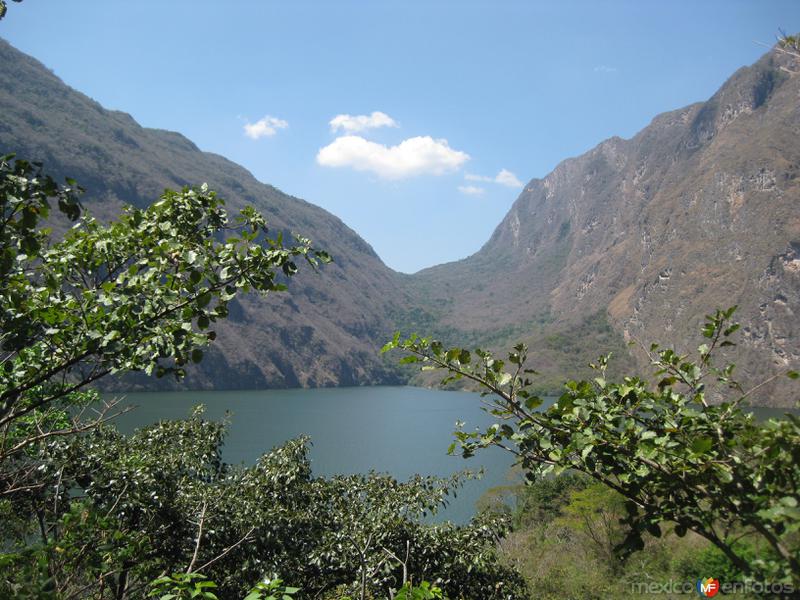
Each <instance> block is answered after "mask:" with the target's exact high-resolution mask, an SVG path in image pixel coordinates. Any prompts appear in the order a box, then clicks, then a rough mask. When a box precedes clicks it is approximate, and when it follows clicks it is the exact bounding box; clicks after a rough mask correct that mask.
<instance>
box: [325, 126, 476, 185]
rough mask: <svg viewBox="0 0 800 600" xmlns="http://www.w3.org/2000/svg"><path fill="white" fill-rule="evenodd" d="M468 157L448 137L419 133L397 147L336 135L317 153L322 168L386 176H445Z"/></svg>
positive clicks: (357, 137)
mask: <svg viewBox="0 0 800 600" xmlns="http://www.w3.org/2000/svg"><path fill="white" fill-rule="evenodd" d="M468 160H469V155H468V154H467V153H466V152H461V151H459V150H454V149H453V148H451V147H450V145H449V144H448V143H447V140H445V139H438V140H436V139H433V138H432V137H430V136H418V137H413V138H409V139H407V140H403V141H402V142H400V143H399V144H397V145H396V146H384V145H383V144H378V143H376V142H371V141H369V140H365V139H364V138H362V137H360V136H357V135H346V136H342V137H339V138H336V139H335V140H334V141H333V142H331V143H330V144H328V145H327V146H325V147H324V148H321V149H320V151H319V152H318V153H317V162H318V163H319V164H320V165H322V166H323V167H352V168H353V169H355V170H356V171H370V172H372V173H375V174H376V175H378V176H379V177H382V178H384V179H403V178H406V177H414V176H415V175H443V174H444V173H448V172H451V171H455V170H457V169H458V168H459V167H461V165H463V164H464V163H465V162H466V161H468Z"/></svg>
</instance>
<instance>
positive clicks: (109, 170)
mask: <svg viewBox="0 0 800 600" xmlns="http://www.w3.org/2000/svg"><path fill="white" fill-rule="evenodd" d="M0 65H2V68H0V106H2V107H3V110H2V120H0V151H2V152H10V151H13V152H16V153H17V155H18V156H20V157H24V158H28V159H30V160H41V161H43V162H44V164H45V169H46V171H47V172H48V173H51V174H53V175H55V176H57V177H58V178H59V179H60V178H61V177H63V176H66V175H68V176H70V177H73V178H75V179H77V180H78V182H79V183H80V184H81V185H82V186H83V187H84V188H85V189H86V190H87V193H86V194H85V196H84V202H85V206H86V207H87V208H88V210H89V211H90V212H91V213H92V214H93V215H94V216H96V217H98V218H100V219H101V220H105V219H110V218H112V217H114V216H115V215H117V214H119V212H120V208H121V206H122V204H123V203H129V204H133V205H135V206H139V207H144V206H146V205H147V204H149V203H150V202H152V201H154V200H155V199H156V198H158V196H159V195H160V194H161V192H162V191H163V190H164V189H165V188H167V187H169V188H180V187H182V186H184V185H199V184H201V183H203V182H206V183H208V185H209V187H210V188H211V189H213V190H216V191H217V192H218V193H219V194H220V196H222V197H223V198H225V199H226V202H227V206H228V208H229V209H231V210H236V209H239V208H241V207H242V206H244V205H245V204H251V205H253V206H255V207H256V208H257V209H258V210H259V211H260V212H262V213H263V214H264V215H265V216H266V217H267V219H268V221H269V223H270V226H271V227H272V228H277V229H282V230H286V231H287V232H288V231H293V232H297V233H301V234H302V235H304V236H306V237H310V238H311V239H312V240H313V241H314V244H315V245H316V246H317V247H320V248H324V249H326V250H328V251H329V252H330V253H331V254H332V255H333V257H334V261H335V262H334V263H333V264H331V265H326V266H324V267H323V268H322V269H321V270H320V271H319V272H318V273H314V272H313V271H312V270H311V269H310V268H308V267H307V266H306V267H305V268H303V265H300V267H301V273H300V274H299V275H298V276H297V277H296V278H294V279H293V280H292V281H290V282H289V293H287V294H274V295H271V296H269V297H267V298H258V297H253V296H250V297H246V298H244V299H243V300H242V301H241V302H239V303H237V304H236V305H235V306H233V307H232V310H231V313H232V315H231V318H230V320H229V321H228V322H225V323H220V324H218V325H217V326H216V327H215V329H216V330H217V332H218V334H219V336H218V341H217V343H215V344H214V345H213V347H212V348H213V349H212V350H211V351H210V354H209V356H208V357H207V359H206V360H205V361H204V362H203V367H202V368H201V369H192V370H190V375H189V378H188V380H187V381H186V382H185V384H188V385H189V386H191V387H201V388H210V387H215V388H218V389H222V388H266V387H287V386H288V387H294V386H331V385H364V384H375V383H397V382H399V381H400V379H398V374H397V371H396V368H395V367H394V366H393V362H394V361H392V360H389V359H383V358H381V357H380V356H379V355H378V352H377V351H378V349H379V348H380V345H381V344H382V343H383V341H384V340H385V339H386V338H387V337H388V336H390V334H391V331H392V324H391V323H390V322H389V321H388V320H387V318H386V315H388V314H391V313H393V312H396V311H397V308H396V306H399V305H401V304H403V303H404V302H407V300H404V295H403V293H402V292H401V291H400V289H399V287H398V276H397V275H396V274H395V273H394V272H392V271H391V270H390V269H388V268H387V267H386V266H385V265H384V264H383V263H382V262H381V260H380V259H379V258H378V256H377V255H376V254H375V252H374V251H373V250H372V248H371V247H370V246H369V245H368V244H367V243H366V242H365V241H364V240H363V239H361V238H360V237H358V235H357V234H356V233H355V232H353V231H352V230H351V229H350V228H349V227H347V226H346V225H345V224H344V223H342V221H341V220H339V219H338V218H337V217H335V216H333V215H331V214H330V213H328V212H326V211H324V210H323V209H321V208H319V207H317V206H314V205H312V204H309V203H307V202H304V201H303V200H299V199H297V198H293V197H290V196H288V195H286V194H283V193H282V192H280V191H279V190H277V189H275V188H274V187H272V186H269V185H264V184H262V183H260V182H258V181H257V180H256V179H255V178H254V177H253V176H252V175H251V174H250V173H249V172H247V171H246V170H245V169H243V168H242V167H240V166H238V165H236V164H234V163H232V162H230V161H228V160H226V159H224V158H222V157H221V156H218V155H215V154H210V153H206V152H201V151H200V150H199V149H198V148H197V147H196V146H195V145H194V144H193V143H192V142H190V141H189V140H187V139H186V138H185V137H183V136H181V135H180V134H177V133H173V132H168V131H161V130H153V129H145V128H142V127H140V126H139V125H138V124H137V123H136V122H135V121H134V120H133V119H132V118H131V117H130V116H129V115H127V114H125V113H121V112H115V111H108V110H105V109H104V108H103V107H102V106H100V105H99V104H98V103H97V102H95V101H93V100H91V99H90V98H87V97H86V96H84V95H83V94H81V93H79V92H76V91H75V90H73V89H71V88H69V87H68V86H66V85H65V84H64V83H63V82H61V80H59V79H58V78H57V77H56V76H55V75H53V74H52V73H51V72H50V71H49V70H48V69H46V68H45V67H44V66H42V65H41V64H40V63H39V62H37V61H36V60H34V59H33V58H31V57H29V56H26V55H25V54H22V53H21V52H18V51H17V50H15V49H14V48H12V47H11V46H10V45H9V44H8V43H6V42H5V41H2V40H0ZM132 381H134V382H135V383H136V384H137V385H140V384H145V383H146V385H148V386H152V385H153V384H154V382H155V380H153V379H146V378H143V377H142V378H139V377H137V378H134V379H133V380H132ZM172 384H173V383H172V382H170V381H166V380H164V381H161V382H158V385H160V386H169V385H172ZM129 385H130V381H128V382H126V383H124V384H123V386H124V387H129Z"/></svg>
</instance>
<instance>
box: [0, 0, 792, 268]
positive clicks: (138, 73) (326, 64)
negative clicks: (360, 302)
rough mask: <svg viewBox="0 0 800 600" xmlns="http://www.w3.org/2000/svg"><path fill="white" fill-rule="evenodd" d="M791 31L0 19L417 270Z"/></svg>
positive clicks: (126, 5)
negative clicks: (560, 171) (534, 184)
mask: <svg viewBox="0 0 800 600" xmlns="http://www.w3.org/2000/svg"><path fill="white" fill-rule="evenodd" d="M779 29H784V30H786V31H788V32H796V31H798V30H800V2H798V1H797V0H786V1H781V0H772V1H770V0H752V1H740V0H718V1H711V0H706V1H703V0H694V1H680V0H675V1H669V2H667V1H649V0H633V1H611V0H606V1H598V0H595V1H591V2H577V1H576V2H569V1H547V2H545V1H533V0H529V1H526V2H513V1H503V0H494V1H470V0H458V1H450V2H445V1H437V0H421V1H417V0H403V1H402V2H388V1H380V0H364V1H359V2H345V1H342V2H338V1H334V0H325V1H320V2H308V1H303V0H291V1H288V0H287V1H284V2H270V1H268V0H258V1H243V0H242V1H238V0H229V1H228V2H219V1H217V2H209V1H204V0H191V1H188V0H170V1H169V2H164V1H160V2H159V1H154V0H150V1H147V0H138V1H136V2H130V1H122V0H114V1H111V0H102V1H101V0H94V1H90V0H84V1H81V2H65V1H64V0H25V1H24V2H22V3H21V4H16V3H10V6H9V12H8V15H7V17H6V18H5V19H4V20H3V21H2V22H0V36H2V37H4V38H5V39H7V40H8V41H10V42H11V43H12V44H13V45H15V46H16V47H17V48H19V49H20V50H22V51H24V52H27V53H29V54H31V55H33V56H34V57H36V58H37V59H39V60H40V61H42V62H43V63H44V64H45V65H47V66H48V67H50V68H52V69H53V70H54V71H55V73H56V74H57V75H58V76H60V77H61V78H62V79H64V81H66V82H67V83H68V84H69V85H71V86H73V87H74V88H76V89H78V90H80V91H82V92H83V93H85V94H87V95H88V96H91V97H92V98H94V99H96V100H97V101H99V102H100V103H101V104H103V105H104V106H106V107H108V108H113V109H117V110H122V111H125V112H128V113H130V114H131V115H133V117H134V118H135V119H136V120H137V121H138V122H139V123H141V124H142V125H144V126H146V127H158V128H163V129H171V130H175V131H179V132H181V133H182V134H184V135H186V136H187V137H189V138H190V139H191V140H193V141H194V142H195V143H197V144H198V146H200V148H202V149H203V150H208V151H211V152H216V153H219V154H222V155H224V156H226V157H228V158H230V159H231V160H233V161H235V162H237V163H240V164H242V165H243V166H245V167H246V168H248V169H249V170H250V171H252V172H253V174H254V175H255V176H256V177H257V178H258V179H260V180H261V181H264V182H267V183H271V184H273V185H275V186H277V187H278V188H280V189H282V190H283V191H285V192H287V193H289V194H292V195H294V196H298V197H301V198H304V199H306V200H308V201H310V202H313V203H315V204H318V205H320V206H322V207H324V208H326V209H328V210H330V211H331V212H333V213H334V214H336V215H337V216H339V217H341V218H342V219H343V220H344V221H345V222H346V223H347V224H348V225H350V226H351V227H352V228H353V229H355V230H356V231H357V232H358V233H359V234H360V235H362V236H363V237H364V238H365V239H366V240H367V241H368V242H369V243H370V244H371V245H372V246H373V248H375V250H376V251H377V252H378V254H379V255H380V256H381V258H383V260H384V261H385V262H386V263H387V264H388V265H389V266H390V267H392V268H394V269H397V270H400V271H404V272H413V271H416V270H418V269H421V268H424V267H427V266H431V265H434V264H438V263H442V262H447V261H451V260H456V259H459V258H463V257H465V256H468V255H469V254H472V253H473V252H476V251H477V250H478V249H479V248H480V247H481V246H482V245H483V243H484V242H485V241H486V240H487V239H488V238H489V236H490V235H491V232H492V231H493V229H494V228H495V227H496V225H497V224H498V223H499V222H500V220H501V219H502V217H503V216H504V215H505V213H506V212H507V210H508V209H509V207H510V206H511V204H512V203H513V202H514V200H515V199H516V197H517V195H518V194H519V192H520V191H521V187H520V185H519V182H522V183H525V182H527V181H529V180H530V179H531V178H534V177H542V176H544V175H546V174H547V173H548V172H549V171H550V170H551V169H552V168H553V167H554V166H556V165H557V164H558V163H559V162H560V161H562V160H564V159H565V158H568V157H570V156H575V155H578V154H580V153H582V152H584V151H586V150H588V149H590V148H592V147H593V146H595V145H596V144H597V143H599V142H600V141H602V140H603V139H605V138H608V137H610V136H613V135H619V136H622V137H630V136H631V135H633V134H635V133H636V132H637V131H638V130H639V129H641V128H642V127H644V126H645V125H647V123H649V121H650V120H651V119H652V118H653V117H654V116H655V115H657V114H658V113H660V112H663V111H666V110H672V109H675V108H679V107H681V106H684V105H686V104H689V103H692V102H696V101H700V100H704V99H706V98H708V97H709V96H710V95H711V94H713V93H714V91H715V90H716V89H717V88H718V87H719V86H720V85H721V84H722V82H723V81H725V79H727V77H728V76H730V75H731V74H732V73H733V72H734V71H735V70H736V69H737V68H738V67H740V66H743V65H746V64H750V63H752V62H753V61H755V60H756V59H757V58H758V57H759V56H760V55H761V54H763V53H764V52H765V51H766V49H765V48H764V47H763V46H760V45H758V44H757V43H756V42H764V43H768V44H769V43H772V42H773V41H774V39H775V35H776V34H777V33H778V30H779ZM337 117H339V118H338V119H337ZM332 121H334V123H333V124H332V123H331V122H332ZM248 132H249V135H248Z"/></svg>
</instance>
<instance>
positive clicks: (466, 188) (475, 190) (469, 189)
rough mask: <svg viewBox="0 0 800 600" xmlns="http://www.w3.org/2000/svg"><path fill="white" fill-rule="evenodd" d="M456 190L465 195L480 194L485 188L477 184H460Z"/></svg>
mask: <svg viewBox="0 0 800 600" xmlns="http://www.w3.org/2000/svg"><path fill="white" fill-rule="evenodd" d="M458 191H459V192H461V193H462V194H466V195H467V196H480V195H481V194H483V193H484V192H485V191H486V190H485V189H483V188H482V187H478V186H477V185H460V186H458Z"/></svg>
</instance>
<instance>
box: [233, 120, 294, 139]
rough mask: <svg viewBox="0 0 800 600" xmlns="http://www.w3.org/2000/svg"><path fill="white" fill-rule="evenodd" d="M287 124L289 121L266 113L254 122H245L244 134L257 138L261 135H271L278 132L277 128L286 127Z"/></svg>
mask: <svg viewBox="0 0 800 600" xmlns="http://www.w3.org/2000/svg"><path fill="white" fill-rule="evenodd" d="M288 126H289V123H287V122H286V121H284V120H283V119H279V118H277V117H270V116H269V115H267V116H266V117H264V118H263V119H259V120H258V121H256V122H255V123H245V126H244V134H245V135H246V136H247V137H249V138H252V139H254V140H257V139H259V138H262V137H272V136H273V135H275V134H276V133H278V129H286V128H287V127H288Z"/></svg>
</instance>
